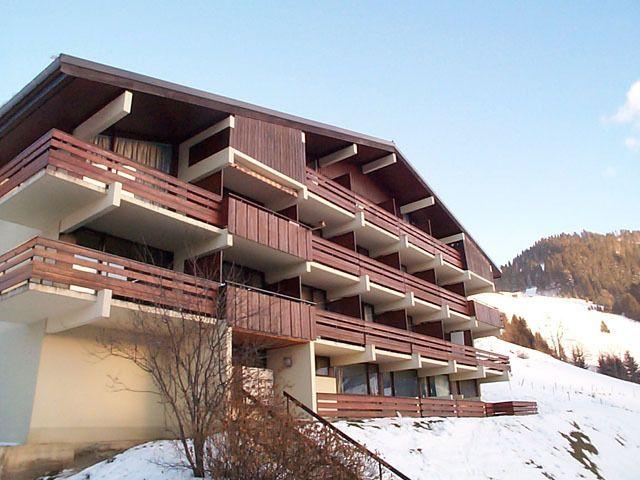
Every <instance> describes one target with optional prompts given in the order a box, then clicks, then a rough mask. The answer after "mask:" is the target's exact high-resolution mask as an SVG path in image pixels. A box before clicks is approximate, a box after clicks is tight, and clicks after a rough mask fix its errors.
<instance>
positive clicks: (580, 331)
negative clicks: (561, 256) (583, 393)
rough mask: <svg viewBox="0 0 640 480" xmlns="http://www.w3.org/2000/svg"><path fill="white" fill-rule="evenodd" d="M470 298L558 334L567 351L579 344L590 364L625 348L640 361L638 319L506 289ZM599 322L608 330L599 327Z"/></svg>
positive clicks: (582, 303) (543, 332)
mask: <svg viewBox="0 0 640 480" xmlns="http://www.w3.org/2000/svg"><path fill="white" fill-rule="evenodd" d="M473 298H474V299H475V300H478V301H480V302H482V303H485V304H487V305H490V306H492V307H495V308H497V309H499V310H500V311H501V312H503V313H505V314H506V315H507V318H509V319H511V317H512V315H517V316H519V317H523V318H524V319H525V320H526V321H527V324H528V325H529V328H531V330H532V331H533V332H540V334H541V335H542V336H543V337H544V338H545V340H547V342H549V344H550V345H551V344H552V343H551V342H554V341H556V340H557V339H558V337H560V339H561V343H562V345H563V347H564V349H565V352H566V353H567V355H570V354H571V349H572V348H573V346H574V345H579V346H580V347H581V348H582V350H583V351H584V352H585V359H586V361H587V363H588V364H589V365H592V366H595V365H597V364H598V355H599V353H615V354H617V355H620V356H621V355H622V354H624V352H625V351H627V350H629V351H630V352H631V354H632V355H633V356H634V357H635V358H636V359H637V360H638V361H639V362H640V322H637V321H635V320H630V319H628V318H626V317H623V316H621V315H614V314H611V313H604V312H601V311H598V310H596V309H595V305H593V304H592V303H591V302H588V301H586V300H580V299H576V298H561V297H548V296H542V295H531V296H529V295H525V294H521V293H507V292H502V293H483V294H480V295H475V296H474V297H473ZM602 322H604V323H605V325H606V326H607V328H608V329H609V332H610V333H606V332H602V331H601V323H602ZM639 477H640V476H639Z"/></svg>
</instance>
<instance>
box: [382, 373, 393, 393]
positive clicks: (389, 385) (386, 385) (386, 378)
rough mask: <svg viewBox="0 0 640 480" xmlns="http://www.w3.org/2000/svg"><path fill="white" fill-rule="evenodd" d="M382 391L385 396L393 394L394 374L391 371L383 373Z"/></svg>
mask: <svg viewBox="0 0 640 480" xmlns="http://www.w3.org/2000/svg"><path fill="white" fill-rule="evenodd" d="M382 392H383V395H384V396H385V397H392V396H393V374H392V373H391V372H384V373H383V374H382Z"/></svg>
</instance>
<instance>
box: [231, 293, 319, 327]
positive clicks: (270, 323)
mask: <svg viewBox="0 0 640 480" xmlns="http://www.w3.org/2000/svg"><path fill="white" fill-rule="evenodd" d="M225 288H226V292H225V295H226V303H227V307H226V317H227V320H228V321H229V323H230V324H231V325H232V326H233V327H234V329H236V330H240V331H247V332H255V333H260V334H263V335H267V336H273V337H285V338H290V339H295V340H314V339H315V337H316V330H315V322H314V318H313V315H312V313H311V305H310V304H309V303H307V302H304V301H300V300H297V299H294V298H290V297H285V296H283V295H277V294H274V293H271V292H266V291H264V290H259V289H254V288H250V287H243V286H238V285H233V284H229V285H227V286H226V287H225Z"/></svg>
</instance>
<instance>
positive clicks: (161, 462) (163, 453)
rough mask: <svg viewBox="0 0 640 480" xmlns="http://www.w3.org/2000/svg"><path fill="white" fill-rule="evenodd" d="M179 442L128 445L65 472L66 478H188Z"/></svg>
mask: <svg viewBox="0 0 640 480" xmlns="http://www.w3.org/2000/svg"><path fill="white" fill-rule="evenodd" d="M179 449H180V445H179V444H178V443H177V442H174V441H171V440H160V441H157V442H149V443H145V444H143V445H138V446H136V447H133V448H130V449H129V450H127V451H125V452H123V453H121V454H119V455H116V456H115V457H113V458H112V459H109V460H105V461H103V462H100V463H97V464H95V465H93V466H91V467H89V468H86V469H85V470H82V471H81V472H79V473H76V474H73V473H72V472H67V473H66V474H63V475H61V476H59V477H57V478H60V479H62V478H64V479H65V480H115V479H118V480H156V479H157V480H191V479H193V478H194V477H193V474H192V473H191V470H189V469H188V468H185V467H183V466H181V465H183V464H184V462H183V460H182V459H181V456H180V450H179Z"/></svg>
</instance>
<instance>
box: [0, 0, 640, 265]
mask: <svg viewBox="0 0 640 480" xmlns="http://www.w3.org/2000/svg"><path fill="white" fill-rule="evenodd" d="M0 12H1V13H0V103H3V102H5V101H7V100H8V99H9V98H11V96H13V95H14V94H15V93H16V92H17V91H19V90H20V88H22V87H23V86H24V85H25V84H26V83H27V82H29V81H30V80H31V79H32V78H33V77H34V76H35V75H36V74H37V73H39V72H40V71H41V70H42V69H43V68H45V67H46V65H48V64H49V63H50V62H51V60H52V58H53V57H55V56H56V55H58V54H59V53H67V54H70V55H75V56H79V57H83V58H87V59H90V60H94V61H97V62H101V63H106V64H109V65H113V66H116V67H120V68H124V69H127V70H132V71H135V72H139V73H144V74H147V75H151V76H154V77H159V78H162V79H164V80H169V81H173V82H177V83H181V84H185V85H188V86H191V87H195V88H199V89H203V90H207V91H211V92H214V93H217V94H221V95H225V96H229V97H232V98H237V99H240V100H244V101H248V102H252V103H255V104H258V105H261V106H265V107H270V108H274V109H276V110H280V111H284V112H287V113H292V114H296V115H300V116H303V117H306V118H311V119H314V120H318V121H322V122H326V123H329V124H332V125H336V126H340V127H344V128H349V129H351V130H355V131H357V132H362V133H366V134H370V135H374V136H377V137H380V138H383V139H387V140H393V141H395V142H396V143H397V145H398V146H399V148H400V149H401V150H402V152H403V153H404V154H405V156H406V157H407V158H408V159H409V161H410V162H411V163H412V164H413V165H414V166H415V167H416V168H417V169H418V171H419V172H420V173H421V174H422V175H423V177H424V178H425V179H426V180H427V182H428V183H429V184H430V185H431V186H432V187H433V188H434V190H435V191H436V193H437V194H438V195H439V197H440V198H441V199H442V200H443V201H444V202H445V203H446V204H447V206H448V207H449V208H450V209H451V210H452V211H453V212H454V214H455V215H456V217H457V218H458V219H459V220H460V221H461V222H462V224H463V225H464V226H465V227H466V228H467V230H468V231H469V232H470V233H471V234H472V236H473V237H474V238H475V239H476V240H477V242H478V243H479V244H480V245H481V246H482V247H483V248H484V249H485V250H486V251H487V253H488V254H489V255H490V256H491V257H492V258H493V259H494V260H495V261H496V262H498V263H499V264H503V263H505V262H506V261H508V260H510V259H511V258H513V257H514V256H515V255H517V254H518V253H519V252H521V251H522V250H524V249H526V248H528V247H529V246H530V245H532V244H533V243H534V242H535V241H536V240H538V239H540V238H541V237H544V236H548V235H553V234H558V233H562V232H575V231H582V230H589V231H596V232H609V231H615V230H620V229H640V83H636V82H640V27H639V25H640V2H634V1H629V2H625V1H617V2H607V1H599V2H587V1H584V2H562V1H556V2H545V1H538V2H533V1H531V2H502V1H497V2H486V3H481V2H440V1H438V2H426V1H421V2H373V1H371V2H329V1H327V2H317V1H316V2H304V1H297V2H286V1H282V2H240V1H234V2H213V1H191V2H162V1H154V2H140V1H135V0H128V1H126V2H119V1H110V2H102V4H101V5H97V6H93V5H90V2H65V1H61V2H42V3H39V2H25V1H15V2H14V1H6V0H0Z"/></svg>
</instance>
